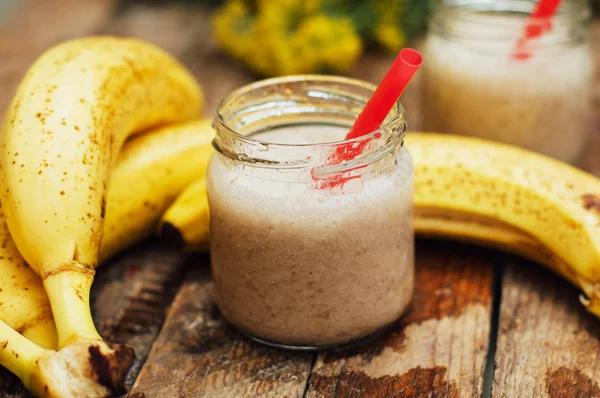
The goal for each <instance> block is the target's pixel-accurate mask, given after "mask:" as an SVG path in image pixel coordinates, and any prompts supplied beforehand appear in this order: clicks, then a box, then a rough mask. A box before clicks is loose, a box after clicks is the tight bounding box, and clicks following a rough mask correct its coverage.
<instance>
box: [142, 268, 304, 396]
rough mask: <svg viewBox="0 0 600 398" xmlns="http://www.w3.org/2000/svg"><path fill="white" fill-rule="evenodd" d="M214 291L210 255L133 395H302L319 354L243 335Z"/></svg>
mask: <svg viewBox="0 0 600 398" xmlns="http://www.w3.org/2000/svg"><path fill="white" fill-rule="evenodd" d="M211 292H212V282H211V280H210V272H209V267H208V259H206V258H205V259H198V260H197V261H194V268H193V269H192V270H190V272H189V273H188V274H187V276H186V278H185V282H184V283H183V285H182V287H181V289H180V290H179V293H178V294H177V297H176V298H175V301H174V302H173V306H172V308H171V311H170V313H169V317H168V318H167V320H166V322H165V325H164V327H163V329H162V331H161V333H160V336H159V337H158V339H157V340H156V343H155V344H154V347H153V348H152V352H151V353H150V356H149V358H148V362H147V363H146V365H145V366H144V367H143V369H142V372H141V373H140V376H139V378H138V380H137V382H136V385H135V387H134V389H133V391H132V393H131V398H133V397H136V398H141V397H148V398H149V397H204V396H208V397H213V396H222V397H242V396H272V397H300V396H302V393H303V391H304V388H305V386H306V380H307V379H308V375H309V373H310V369H311V365H312V362H313V357H314V355H313V354H302V353H299V354H298V353H292V352H285V351H281V350H277V349H273V348H268V347H264V346H262V345H259V344H255V343H253V342H251V341H249V340H248V339H246V338H244V337H241V336H240V335H239V334H238V333H237V332H236V331H235V330H233V329H232V328H231V327H230V326H228V325H227V324H226V323H225V322H224V321H223V319H222V318H221V316H220V315H219V312H218V310H217V308H216V306H215V304H214V303H213V301H212V297H211ZM166 369H168V370H169V371H165V370H166Z"/></svg>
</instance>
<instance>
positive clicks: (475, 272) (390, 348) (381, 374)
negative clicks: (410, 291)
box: [307, 241, 495, 397]
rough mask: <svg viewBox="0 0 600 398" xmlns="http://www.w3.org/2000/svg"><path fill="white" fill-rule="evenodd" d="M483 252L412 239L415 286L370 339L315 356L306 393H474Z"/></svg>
mask: <svg viewBox="0 0 600 398" xmlns="http://www.w3.org/2000/svg"><path fill="white" fill-rule="evenodd" d="M491 258H493V256H490V253H489V252H487V251H485V250H483V249H478V248H475V247H471V246H466V245H457V244H454V243H453V244H448V243H442V242H434V241H429V242H419V244H418V245H417V276H416V291H415V294H414V298H413V300H412V303H411V305H410V307H409V309H408V311H407V313H406V314H405V316H404V317H403V318H401V319H400V321H399V322H398V323H397V324H396V325H395V326H394V327H393V328H392V330H391V331H390V333H388V334H386V335H385V336H384V337H382V338H381V339H380V340H379V341H378V342H376V343H374V344H370V345H368V346H365V347H364V348H357V349H353V350H350V351H349V352H341V353H325V354H321V355H319V357H318V359H317V362H316V364H315V366H314V368H313V370H312V373H311V376H310V380H309V389H308V393H307V396H308V397H416V396H435V397H458V396H464V397H475V396H480V395H481V393H482V388H483V372H484V366H485V358H486V354H487V348H488V339H489V333H490V314H491V296H492V291H491V289H492V284H493V278H494V273H495V268H494V267H493V266H492V265H493V263H494V262H493V261H490V260H491Z"/></svg>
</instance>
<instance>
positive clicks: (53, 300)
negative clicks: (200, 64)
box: [0, 37, 203, 380]
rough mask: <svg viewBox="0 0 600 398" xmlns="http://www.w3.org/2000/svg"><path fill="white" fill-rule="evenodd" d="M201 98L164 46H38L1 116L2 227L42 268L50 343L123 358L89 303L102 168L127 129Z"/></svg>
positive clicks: (171, 117) (172, 115) (169, 118)
mask: <svg viewBox="0 0 600 398" xmlns="http://www.w3.org/2000/svg"><path fill="white" fill-rule="evenodd" d="M202 107H203V96H202V93H201V90H200V88H199V86H198V85H197V83H196V82H195V80H194V78H193V76H192V75H191V74H190V73H189V72H188V71H187V70H186V69H185V68H184V67H183V66H181V65H180V64H179V63H178V62H177V61H176V60H174V59H173V58H172V57H171V56H170V55H168V54H166V53H165V52H164V51H162V50H160V49H159V48H157V47H155V46H153V45H150V44H148V43H145V42H142V41H139V40H134V39H126V38H116V37H88V38H83V39H77V40H72V41H68V42H65V43H63V44H60V45H57V46H55V47H53V48H51V49H49V50H48V51H46V52H45V53H44V54H42V55H41V56H40V58H39V59H38V60H37V61H36V62H35V63H34V64H33V65H32V67H31V68H30V69H29V71H28V72H27V73H26V75H25V77H24V78H23V80H22V82H21V83H20V85H19V87H18V89H17V92H16V94H15V96H14V98H13V100H12V102H11V104H10V106H9V108H8V112H7V114H6V116H5V119H4V124H3V127H2V134H1V135H0V188H1V192H0V201H1V203H2V208H3V210H4V215H5V219H6V222H7V225H8V229H9V231H10V234H11V236H12V238H13V240H14V242H15V245H16V247H17V249H18V250H19V252H20V253H21V254H22V255H23V257H24V259H25V260H26V261H27V263H28V264H29V265H30V266H31V268H32V269H33V270H34V271H35V272H36V273H37V274H38V275H40V276H41V279H42V281H43V285H44V289H45V291H46V293H47V294H48V298H49V300H50V304H51V307H52V313H53V317H54V320H55V324H56V328H57V333H58V347H59V348H64V347H68V346H69V345H72V344H74V345H77V346H78V347H85V345H86V344H87V345H89V346H90V347H92V346H94V347H100V349H98V350H97V353H98V355H102V356H104V357H105V360H104V361H103V365H104V366H105V368H106V369H105V370H106V371H108V370H110V371H114V372H117V373H124V372H125V371H126V370H127V368H128V367H129V365H130V364H129V363H126V362H125V361H122V359H126V358H128V357H129V355H128V350H122V349H120V348H119V347H117V348H115V349H114V350H111V349H110V348H109V347H108V345H107V344H106V343H105V342H103V341H102V338H101V337H100V335H99V334H98V332H97V331H96V328H95V326H94V323H93V321H92V316H91V313H90V306H89V290H90V287H91V284H92V281H93V277H94V268H95V267H96V265H97V263H98V254H99V249H100V242H101V239H102V232H103V223H104V215H105V214H104V213H105V203H106V201H105V199H106V188H107V183H108V177H109V175H110V172H111V170H112V168H113V166H114V163H115V161H116V159H117V155H118V153H119V152H120V150H121V146H122V145H123V143H124V141H125V140H126V138H127V137H128V136H129V135H131V134H133V133H136V132H140V131H143V130H146V129H149V128H152V127H156V126H161V125H166V124H169V123H175V122H179V121H185V120H191V119H194V118H196V117H198V116H199V115H200V113H201V111H202ZM81 350H82V351H85V350H84V348H81ZM117 354H119V355H120V356H117ZM114 380H116V378H114Z"/></svg>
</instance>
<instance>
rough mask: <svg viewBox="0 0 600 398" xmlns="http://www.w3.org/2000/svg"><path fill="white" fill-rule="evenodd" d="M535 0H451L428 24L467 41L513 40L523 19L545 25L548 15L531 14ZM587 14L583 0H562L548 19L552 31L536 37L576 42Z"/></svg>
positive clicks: (520, 31) (552, 41)
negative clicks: (550, 18) (545, 16)
mask: <svg viewBox="0 0 600 398" xmlns="http://www.w3.org/2000/svg"><path fill="white" fill-rule="evenodd" d="M536 3H537V2H534V1H529V0H503V1H497V0H456V1H450V2H449V4H445V5H443V6H440V7H439V8H438V9H437V10H435V13H434V16H433V17H432V18H431V21H430V24H429V26H430V29H431V30H432V31H433V32H436V33H439V34H443V35H446V36H449V37H452V38H455V39H462V40H465V41H466V40H468V41H470V42H475V41H515V40H517V39H519V38H521V36H522V34H523V29H522V28H523V27H524V24H525V21H527V24H531V25H533V26H540V27H546V26H547V24H548V22H549V18H544V17H541V18H533V17H531V16H530V14H531V13H532V12H533V10H534V8H535V6H536ZM498 15H504V16H520V17H523V18H519V19H516V18H515V19H508V18H506V19H502V18H497V16H498ZM492 16H496V18H492ZM482 17H487V18H485V19H484V18H482ZM590 17H591V12H590V9H589V7H587V6H586V5H585V3H584V2H583V1H582V0H580V1H573V2H566V1H565V2H563V4H562V5H561V7H560V8H559V9H558V11H557V13H556V15H555V16H554V17H553V18H552V20H551V21H552V26H553V29H552V31H550V32H547V33H545V34H544V35H543V36H542V37H541V38H540V39H539V40H540V41H543V42H545V43H546V44H551V45H554V46H557V47H558V46H562V45H569V44H572V43H573V42H576V41H579V40H581V38H582V37H583V36H584V32H585V26H586V25H587V23H588V22H589V20H590ZM525 18H527V19H525ZM483 24H485V29H476V32H477V34H473V33H472V32H473V31H474V30H475V29H473V28H477V26H479V27H480V26H481V25H483Z"/></svg>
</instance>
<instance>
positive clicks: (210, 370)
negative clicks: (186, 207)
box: [0, 0, 600, 398]
mask: <svg viewBox="0 0 600 398" xmlns="http://www.w3.org/2000/svg"><path fill="white" fill-rule="evenodd" d="M0 11H1V10H0ZM0 13H1V12H0ZM597 32H600V30H599V28H596V27H595V28H594V38H593V43H594V45H596V44H597V43H600V35H599V34H598V33H597ZM95 33H110V34H118V35H129V36H136V37H140V38H143V39H146V40H149V41H151V42H154V43H156V44H158V45H160V46H162V47H164V48H166V49H167V50H168V51H170V52H171V53H173V54H174V55H175V56H177V57H178V58H179V59H181V60H182V61H183V62H184V63H185V64H186V65H188V67H189V68H190V69H191V70H192V71H193V73H194V74H195V75H196V76H197V77H198V80H199V81H200V83H201V84H202V86H203V88H204V90H205V93H206V96H207V100H208V106H207V116H210V115H211V114H212V112H213V111H214V109H215V107H216V104H217V102H218V101H219V99H220V98H221V97H223V96H224V95H225V94H227V93H228V92H229V91H231V90H232V89H234V88H236V87H238V86H240V85H242V84H245V83H248V82H250V81H252V80H254V79H256V77H254V76H252V75H250V74H248V73H247V72H246V71H245V70H244V69H243V68H242V67H241V66H238V65H235V64H234V63H232V62H231V61H230V60H229V58H228V57H227V56H226V55H224V54H222V53H221V52H219V50H218V48H217V47H216V46H215V44H214V43H213V42H212V40H211V37H210V26H209V23H208V16H207V12H206V11H203V10H202V9H200V8H197V7H194V6H193V5H191V4H190V3H189V2H188V3H181V4H179V5H168V6H167V5H159V4H156V3H152V2H148V1H147V2H131V1H128V2H122V3H117V1H116V0H52V1H50V0H30V1H29V2H28V3H26V4H25V5H22V6H21V8H18V9H17V10H16V11H15V12H14V14H12V16H11V17H9V18H7V19H6V20H5V21H4V22H3V25H2V26H0V60H1V62H0V109H4V108H5V107H6V105H7V104H8V101H9V100H10V97H11V95H12V93H13V91H14V89H15V87H16V84H17V83H18V81H19V80H20V78H21V77H22V75H23V74H24V72H25V70H26V68H27V67H28V66H29V65H30V64H31V62H32V61H33V60H34V59H35V58H36V57H37V56H38V55H39V54H40V53H41V52H42V51H43V50H44V49H46V48H47V47H48V46H50V45H52V44H54V43H57V42H59V41H62V40H65V39H69V38H72V37H77V36H82V35H86V34H95ZM597 37H598V38H597ZM389 62H390V59H389V57H385V56H381V55H368V56H365V57H364V58H363V59H362V60H361V61H360V64H359V65H358V66H357V67H356V68H354V71H353V72H352V73H351V75H353V76H357V77H360V78H363V79H366V80H370V81H373V82H377V81H378V80H379V79H380V77H381V76H382V74H383V73H384V72H385V70H386V68H387V67H388V65H389ZM416 86H417V85H416V84H415V85H413V88H412V89H411V90H412V92H410V93H407V94H406V95H405V97H406V100H405V101H406V103H405V104H406V107H407V111H408V113H409V125H410V127H411V128H410V129H411V130H416V129H418V122H417V121H416V117H415V116H416V115H417V112H418V108H417V107H416V102H417V100H416V97H417V96H416V93H417V90H415V89H414V88H416ZM598 150H600V137H594V139H593V140H592V145H590V154H589V155H587V156H586V157H585V158H584V159H583V160H582V162H581V164H580V166H581V167H584V168H586V169H588V170H591V171H593V172H595V173H596V174H599V175H600V157H598V156H597V155H596V157H594V156H593V155H594V154H597V153H598ZM208 263H209V261H208V257H206V256H203V255H191V256H188V255H184V254H182V253H180V252H178V251H177V250H175V249H172V248H168V247H166V246H164V245H162V244H161V242H159V241H158V240H153V241H149V242H144V243H142V244H140V245H139V246H138V247H135V248H132V249H131V250H129V251H128V252H127V253H124V254H123V255H122V256H120V257H119V258H117V259H115V260H113V261H111V263H110V264H107V265H106V266H103V267H102V268H101V269H100V270H99V272H98V276H97V279H96V282H95V284H94V289H93V292H92V295H93V311H94V317H95V320H96V322H97V325H98V328H99V330H100V332H101V334H102V335H103V336H105V338H106V339H107V340H109V341H113V342H118V343H127V344H130V345H132V346H133V347H134V348H135V350H136V353H137V359H136V362H135V365H134V366H133V369H132V370H131V373H130V376H129V379H128V387H129V388H130V389H131V394H130V396H131V397H136V398H141V397H200V396H209V397H245V396H248V397H250V396H269V397H301V396H306V397H475V396H482V395H483V396H490V395H491V396H494V397H598V396H600V370H599V368H600V321H599V320H597V319H595V318H594V317H592V316H590V315H589V314H587V313H586V312H585V311H584V309H583V307H582V306H581V305H580V304H579V302H578V291H577V290H576V289H575V288H573V287H572V286H570V285H569V284H567V283H566V282H565V281H563V280H561V279H559V278H558V277H556V276H555V275H553V274H552V273H550V272H549V271H547V270H546V269H544V268H542V267H540V266H538V265H535V264H532V263H529V262H528V261H525V260H522V259H520V258H516V257H512V256H509V255H506V254H502V253H499V252H495V251H489V250H485V249H481V248H476V247H472V246H467V245H461V244H456V243H443V242H437V241H418V243H417V290H416V293H415V296H414V299H413V301H412V304H411V306H410V309H409V310H408V313H407V314H406V315H405V316H404V317H403V318H402V320H401V321H400V322H398V324H397V325H395V327H394V328H393V330H392V331H391V332H390V333H388V334H387V335H385V336H384V337H382V338H381V339H380V340H379V341H378V342H376V343H374V344H371V345H369V346H366V347H363V348H360V349H354V350H351V351H349V352H345V353H338V354H331V353H325V354H312V353H301V354H299V353H293V352H285V351H279V350H276V349H272V348H267V347H263V346H261V345H257V344H254V343H252V342H250V341H248V340H247V339H245V338H243V337H241V336H240V335H238V334H237V333H236V332H235V330H233V329H232V328H230V327H229V326H227V325H226V324H225V323H224V322H223V320H222V319H221V317H220V316H219V313H218V311H217V309H216V307H215V305H214V304H213V302H212V300H211V296H210V290H211V280H210V270H209V267H208ZM0 395H1V396H3V397H25V396H27V393H26V392H25V391H24V390H23V387H22V386H21V384H20V382H19V381H18V380H17V379H16V378H15V377H13V376H12V375H10V374H9V373H8V372H6V371H4V370H2V371H0Z"/></svg>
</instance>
